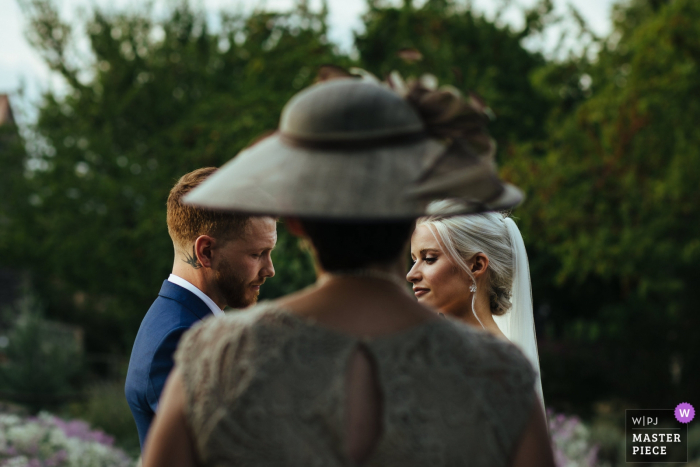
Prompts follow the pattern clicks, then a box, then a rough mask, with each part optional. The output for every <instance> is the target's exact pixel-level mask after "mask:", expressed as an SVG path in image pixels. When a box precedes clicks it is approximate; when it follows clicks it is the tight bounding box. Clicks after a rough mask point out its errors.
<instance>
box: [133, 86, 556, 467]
mask: <svg viewBox="0 0 700 467" xmlns="http://www.w3.org/2000/svg"><path fill="white" fill-rule="evenodd" d="M445 93H447V94H450V91H438V90H431V89H430V88H426V87H425V86H421V85H420V84H415V85H414V86H412V87H411V88H410V89H406V91H404V92H403V96H402V95H400V94H399V93H397V92H396V91H393V90H390V89H387V88H386V87H383V86H380V85H378V84H375V83H369V82H367V81H363V80H357V79H350V78H346V79H338V80H333V81H330V82H328V83H322V84H319V85H316V86H313V87H311V88H309V89H307V90H305V91H302V92H301V93H299V94H297V95H296V96H295V97H294V98H293V99H292V100H291V101H290V102H289V103H288V104H287V106H286V107H285V109H284V111H283V113H282V117H281V121H280V129H279V131H278V132H277V133H276V134H275V135H273V136H271V137H269V138H266V139H265V140H263V141H261V142H259V143H258V144H256V145H254V146H252V147H251V148H249V149H247V150H245V151H243V152H242V153H241V154H239V155H238V156H237V157H236V158H235V159H233V160H232V161H230V162H229V163H228V164H226V165H225V166H224V167H222V168H221V169H220V170H219V171H218V172H217V173H216V174H214V175H213V176H212V177H211V178H209V179H208V180H207V181H206V182H204V183H203V184H202V185H200V187H199V188H197V189H195V190H194V191H193V192H192V193H191V194H190V195H189V198H188V199H186V201H188V202H191V203H192V204H196V205H199V206H204V207H208V208H212V209H223V210H231V211H240V212H247V213H252V214H272V215H277V216H282V217H285V218H286V219H287V221H286V222H287V226H288V228H289V230H291V231H292V232H294V233H296V234H298V235H301V236H303V237H305V238H307V239H308V240H309V241H310V243H311V244H312V245H313V250H314V256H315V259H316V262H317V266H318V269H319V273H320V274H319V280H318V282H317V283H316V284H315V285H314V286H312V287H310V288H308V289H305V290H303V291H301V292H298V293H296V294H293V295H290V296H287V297H284V298H282V299H280V300H277V301H274V302H267V303H261V304H260V305H258V306H256V307H254V308H252V309H250V310H247V311H245V312H241V313H234V314H230V315H227V316H224V317H221V318H219V319H211V320H208V321H207V322H204V323H202V325H201V326H198V327H196V328H193V329H192V330H191V331H190V332H189V333H187V334H186V335H185V337H184V338H183V340H182V341H181V343H180V347H179V348H178V351H177V353H176V367H175V370H174V371H173V373H172V374H171V376H170V379H169V382H168V383H167V385H166V389H165V391H164V395H163V398H162V400H161V403H160V407H159V410H158V415H157V416H156V420H155V423H154V425H153V428H152V429H151V433H150V434H149V437H148V438H147V441H146V445H147V448H146V450H145V454H144V465H145V466H146V467H154V466H168V467H171V466H193V465H205V466H234V465H244V466H253V465H254V466H273V465H274V466H283V465H284V466H312V465H318V466H324V467H327V466H354V465H367V466H402V467H410V466H419V465H420V466H427V465H430V466H434V465H445V466H463V465H471V466H506V465H511V466H530V465H532V466H535V465H537V466H553V465H554V464H553V460H552V453H551V448H550V445H549V440H548V435H547V429H546V426H545V421H544V417H543V415H542V410H541V409H540V406H539V402H538V400H537V397H536V395H535V392H534V390H533V383H534V378H535V373H534V371H533V369H532V367H531V366H530V365H529V363H528V362H527V360H526V359H525V358H524V357H523V355H522V354H521V353H520V351H518V350H517V349H516V348H515V347H514V346H512V345H511V344H509V343H507V342H504V341H502V340H500V339H496V338H494V337H493V336H491V335H489V334H487V333H481V332H477V331H474V330H472V329H471V328H470V327H469V326H467V325H465V324H463V323H460V322H458V321H456V320H451V319H440V318H439V317H438V315H437V314H436V313H435V312H433V311H431V310H430V309H428V308H426V307H424V306H423V305H421V304H420V303H417V302H416V301H415V299H414V298H413V297H411V296H410V295H409V294H408V293H407V290H406V288H405V286H404V284H405V281H404V279H403V274H404V272H405V270H406V269H405V267H406V265H405V252H406V246H407V243H408V241H409V237H410V235H411V232H412V231H413V226H414V223H415V219H416V218H418V217H420V216H422V215H425V214H426V204H427V200H429V199H434V198H437V197H460V198H461V199H462V200H463V206H464V208H463V212H467V211H470V212H474V211H482V210H489V209H498V208H501V207H506V206H512V205H513V204H515V203H517V202H518V201H519V200H520V198H521V197H520V194H519V192H518V191H517V189H515V188H514V187H511V186H508V185H505V184H503V183H501V182H500V181H499V180H498V177H497V176H496V175H495V170H494V168H493V164H491V162H490V161H489V160H488V159H487V158H483V157H481V156H480V155H479V150H478V148H480V147H482V146H483V145H484V144H487V143H488V138H484V134H483V124H480V125H477V124H475V123H476V122H477V121H478V120H479V118H480V116H479V115H480V114H479V109H478V108H477V107H475V106H473V105H468V103H465V102H463V101H461V100H459V99H457V97H456V95H454V93H452V94H451V95H452V97H450V96H448V95H446V94H445ZM445 108H447V109H448V111H447V113H445V112H443V114H442V116H443V117H445V115H447V116H449V117H450V118H438V119H437V121H436V120H434V119H433V117H435V115H436V112H435V110H436V109H438V110H440V109H442V110H444V109H445ZM439 113H440V112H437V114H439ZM477 117H478V118H477ZM436 122H437V123H440V124H439V125H438V124H435V123H436ZM443 123H446V124H447V126H449V125H452V126H454V127H455V128H452V129H448V128H447V127H446V126H445V125H442V124H443ZM441 125H442V126H441ZM457 127H460V128H461V131H457ZM448 130H449V131H450V132H451V134H449V135H445V134H444V132H445V131H448ZM474 148H477V149H474Z"/></svg>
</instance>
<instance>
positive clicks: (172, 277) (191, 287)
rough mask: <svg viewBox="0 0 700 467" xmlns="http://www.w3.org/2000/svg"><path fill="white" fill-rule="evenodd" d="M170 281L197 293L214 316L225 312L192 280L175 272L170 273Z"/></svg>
mask: <svg viewBox="0 0 700 467" xmlns="http://www.w3.org/2000/svg"><path fill="white" fill-rule="evenodd" d="M168 282H172V283H173V284H175V285H179V286H180V287H182V288H183V289H187V290H189V291H190V292H192V293H193V294H195V295H196V296H197V297H199V298H200V299H201V300H202V301H203V302H204V303H205V304H206V305H207V306H208V307H209V309H210V310H211V312H212V313H214V316H221V315H223V314H224V312H223V311H222V310H221V308H219V307H218V306H217V305H216V303H214V300H212V299H211V298H209V296H208V295H207V294H205V293H204V292H202V291H201V290H199V289H198V288H197V286H195V285H194V284H192V283H191V282H189V281H186V280H185V279H183V278H182V277H180V276H176V275H175V274H170V276H169V277H168Z"/></svg>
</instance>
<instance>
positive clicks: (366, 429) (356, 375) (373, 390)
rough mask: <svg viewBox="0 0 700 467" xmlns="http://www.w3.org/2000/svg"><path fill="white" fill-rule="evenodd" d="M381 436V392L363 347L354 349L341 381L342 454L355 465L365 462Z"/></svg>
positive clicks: (374, 371)
mask: <svg viewBox="0 0 700 467" xmlns="http://www.w3.org/2000/svg"><path fill="white" fill-rule="evenodd" d="M381 432H382V392H381V389H380V386H379V378H378V372H377V366H376V363H375V360H374V358H373V357H372V355H371V354H370V352H369V350H368V349H367V347H365V346H364V345H362V344H359V345H357V347H356V348H355V350H354V351H353V353H352V354H351V355H350V359H349V361H348V366H347V373H346V378H345V452H346V454H347V456H348V457H349V458H350V459H351V460H353V461H354V462H355V463H357V464H362V463H363V462H364V461H366V460H367V459H368V458H369V455H370V454H371V453H372V451H373V449H374V447H375V446H376V445H377V442H378V441H379V437H380V436H381Z"/></svg>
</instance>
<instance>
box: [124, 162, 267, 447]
mask: <svg viewBox="0 0 700 467" xmlns="http://www.w3.org/2000/svg"><path fill="white" fill-rule="evenodd" d="M216 170H217V169H216V168H213V167H209V168H203V169H198V170H195V171H194V172H190V173H188V174H187V175H184V176H183V177H182V178H181V179H180V180H179V181H178V182H177V184H176V185H175V186H174V187H173V189H172V190H171V191H170V196H169V197H168V204H167V211H168V233H169V234H170V238H171V239H172V241H173V246H174V248H175V261H174V262H173V269H172V273H171V274H170V277H168V280H166V281H164V282H163V286H162V287H161V289H160V293H159V294H158V298H156V300H155V302H153V305H151V308H150V309H149V310H148V313H146V316H145V317H144V318H143V321H142V322H141V327H140V328H139V332H138V334H137V336H136V341H135V342H134V347H133V349H132V351H131V360H130V361H129V370H128V372H127V376H126V388H125V392H126V399H127V402H128V403H129V407H130V408H131V413H132V415H133V416H134V420H135V421H136V427H137V429H138V432H139V440H140V442H141V448H143V447H144V441H145V439H146V434H147V433H148V428H149V427H150V425H151V421H152V420H153V416H154V415H155V412H156V410H157V408H158V399H159V398H160V394H161V392H162V390H163V385H164V384H165V380H166V378H167V377H168V374H169V373H170V370H171V369H172V368H173V353H174V352H175V349H176V348H177V344H178V342H179V340H180V337H181V336H182V334H183V333H184V332H185V331H187V330H188V329H189V328H190V327H191V326H192V325H193V324H195V323H196V322H198V321H200V320H202V319H204V318H207V317H210V316H212V315H215V316H218V315H221V314H223V311H222V309H223V308H224V307H225V306H227V305H228V306H230V307H231V308H245V307H247V306H249V305H251V304H253V303H255V302H256V301H257V297H258V294H259V291H260V286H261V285H262V284H263V283H264V282H265V279H266V278H268V277H272V276H274V275H275V269H274V267H273V266H272V260H271V259H270V253H271V251H272V249H273V248H274V247H275V243H276V242H277V226H276V221H275V219H273V218H271V217H251V216H246V215H241V214H231V213H221V212H215V211H209V210H205V209H200V208H196V207H192V206H189V205H184V204H182V202H181V200H182V198H183V197H184V196H185V195H186V194H187V193H189V192H190V191H191V190H192V189H194V188H195V187H196V186H197V185H199V184H200V183H202V182H203V181H204V180H205V179H206V178H207V177H209V176H210V175H211V174H212V173H214V172H215V171H216Z"/></svg>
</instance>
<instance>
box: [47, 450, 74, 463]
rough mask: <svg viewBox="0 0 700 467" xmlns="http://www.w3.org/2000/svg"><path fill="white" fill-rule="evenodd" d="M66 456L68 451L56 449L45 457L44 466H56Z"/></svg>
mask: <svg viewBox="0 0 700 467" xmlns="http://www.w3.org/2000/svg"><path fill="white" fill-rule="evenodd" d="M67 458H68V453H67V452H66V451H65V450H63V449H61V450H60V451H56V452H55V453H54V454H53V455H52V456H51V457H49V458H48V459H46V462H44V467H58V466H59V465H61V464H62V463H63V461H65V460H66V459H67Z"/></svg>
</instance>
